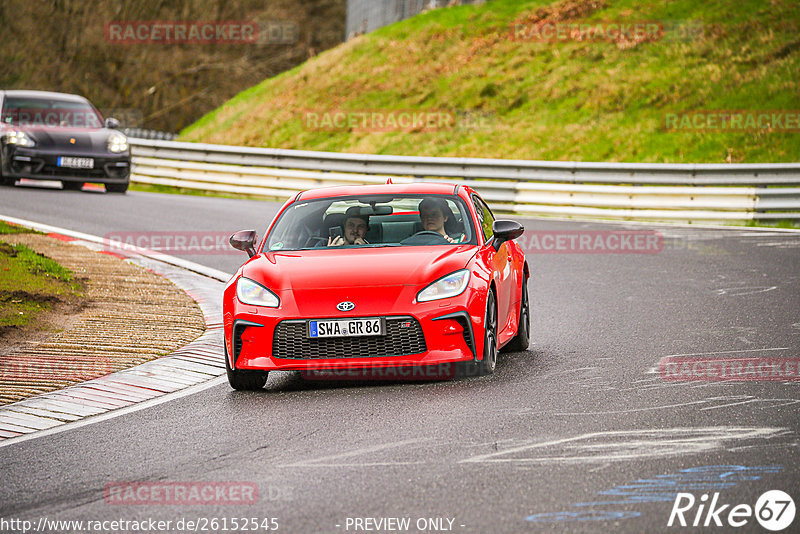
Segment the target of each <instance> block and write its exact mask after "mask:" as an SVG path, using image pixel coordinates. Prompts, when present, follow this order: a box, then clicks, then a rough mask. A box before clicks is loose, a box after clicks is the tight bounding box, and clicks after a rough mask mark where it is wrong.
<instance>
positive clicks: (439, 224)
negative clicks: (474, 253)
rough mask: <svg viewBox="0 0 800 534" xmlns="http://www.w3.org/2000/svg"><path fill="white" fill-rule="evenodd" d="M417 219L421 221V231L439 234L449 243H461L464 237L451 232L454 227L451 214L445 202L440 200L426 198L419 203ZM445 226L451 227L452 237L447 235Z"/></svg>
mask: <svg viewBox="0 0 800 534" xmlns="http://www.w3.org/2000/svg"><path fill="white" fill-rule="evenodd" d="M419 218H420V220H421V221H422V229H423V230H425V231H428V232H436V233H437V234H441V236H442V237H444V238H445V239H446V240H447V241H449V242H450V243H462V242H464V238H465V237H466V236H465V235H464V234H457V233H456V232H454V231H452V228H453V227H454V226H455V220H454V217H453V212H452V211H451V210H450V207H449V206H448V205H447V201H445V200H444V199H442V198H435V197H434V198H426V199H425V200H423V201H422V202H420V203H419ZM445 226H450V227H451V232H452V233H453V234H454V235H453V236H452V237H451V236H450V235H448V232H447V231H446V230H445Z"/></svg>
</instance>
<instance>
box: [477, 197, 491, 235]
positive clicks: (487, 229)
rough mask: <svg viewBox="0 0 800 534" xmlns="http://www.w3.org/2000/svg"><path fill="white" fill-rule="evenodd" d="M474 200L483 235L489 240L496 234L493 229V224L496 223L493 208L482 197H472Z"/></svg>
mask: <svg viewBox="0 0 800 534" xmlns="http://www.w3.org/2000/svg"><path fill="white" fill-rule="evenodd" d="M472 201H473V202H474V203H475V211H476V212H477V213H478V221H479V222H480V225H481V230H482V231H483V237H484V239H486V240H487V241H488V240H489V239H491V238H492V236H493V235H494V230H493V229H492V225H494V215H493V214H492V210H490V209H489V206H487V205H486V203H484V202H483V200H481V199H480V198H478V197H472Z"/></svg>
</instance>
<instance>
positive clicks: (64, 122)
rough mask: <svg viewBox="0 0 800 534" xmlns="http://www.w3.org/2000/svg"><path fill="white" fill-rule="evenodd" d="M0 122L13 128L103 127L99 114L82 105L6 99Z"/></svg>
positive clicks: (53, 101) (39, 100)
mask: <svg viewBox="0 0 800 534" xmlns="http://www.w3.org/2000/svg"><path fill="white" fill-rule="evenodd" d="M0 120H2V121H3V122H4V123H6V124H13V125H15V126H50V127H70V128H100V127H101V126H102V125H103V121H102V120H101V117H100V115H99V114H98V113H97V111H96V110H95V109H94V108H93V107H92V106H91V105H89V104H88V103H86V102H75V101H67V100H57V99H48V98H27V97H26V98H20V97H6V99H5V100H4V101H3V110H2V116H1V118H0Z"/></svg>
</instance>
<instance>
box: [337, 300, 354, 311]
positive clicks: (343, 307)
mask: <svg viewBox="0 0 800 534" xmlns="http://www.w3.org/2000/svg"><path fill="white" fill-rule="evenodd" d="M355 307H356V305H355V304H353V303H352V302H350V301H347V300H346V301H344V302H340V303H339V304H337V305H336V309H337V310H339V311H342V312H348V311H350V310H352V309H353V308H355Z"/></svg>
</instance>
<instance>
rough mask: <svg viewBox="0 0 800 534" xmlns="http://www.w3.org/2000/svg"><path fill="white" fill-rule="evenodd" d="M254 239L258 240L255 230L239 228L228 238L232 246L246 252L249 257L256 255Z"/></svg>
mask: <svg viewBox="0 0 800 534" xmlns="http://www.w3.org/2000/svg"><path fill="white" fill-rule="evenodd" d="M256 241H258V234H257V233H256V231H255V230H240V231H238V232H236V233H235V234H233V235H232V236H231V238H230V243H231V246H232V247H233V248H235V249H236V250H243V251H244V252H247V254H248V256H250V257H251V258H252V257H253V256H255V255H256Z"/></svg>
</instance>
